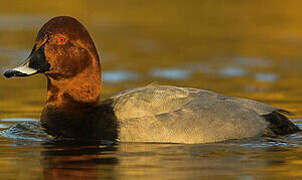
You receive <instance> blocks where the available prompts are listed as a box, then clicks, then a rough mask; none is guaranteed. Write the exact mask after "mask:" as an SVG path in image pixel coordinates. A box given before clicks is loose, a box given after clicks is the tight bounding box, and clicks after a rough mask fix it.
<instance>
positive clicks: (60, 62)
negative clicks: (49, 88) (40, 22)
mask: <svg viewBox="0 0 302 180" xmlns="http://www.w3.org/2000/svg"><path fill="white" fill-rule="evenodd" d="M91 66H94V68H89V69H90V70H92V69H94V71H96V73H100V67H99V66H100V65H99V58H98V54H97V51H96V48H95V46H94V43H93V41H92V39H91V37H90V35H89V33H88V32H87V30H86V28H85V27H84V26H83V25H82V24H81V23H80V22H78V21H77V20H76V19H74V18H72V17H68V16H59V17H55V18H53V19H51V20H49V21H48V22H47V23H46V24H45V25H44V26H43V27H42V28H41V29H40V31H39V33H38V35H37V38H36V41H35V43H34V47H33V49H32V51H31V53H30V55H29V57H28V58H26V60H25V61H24V63H22V64H21V65H19V66H17V67H15V68H13V69H10V70H7V71H6V72H5V73H4V76H5V77H7V78H10V77H23V76H31V75H34V74H37V73H44V74H45V75H46V76H47V77H48V78H50V79H55V80H59V79H68V78H73V77H74V76H76V75H77V74H80V73H81V72H82V71H84V70H85V69H86V68H87V67H91Z"/></svg>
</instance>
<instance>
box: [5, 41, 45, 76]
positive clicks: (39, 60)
mask: <svg viewBox="0 0 302 180" xmlns="http://www.w3.org/2000/svg"><path fill="white" fill-rule="evenodd" d="M49 68H50V64H49V63H48V62H47V61H46V58H45V54H44V45H42V46H41V47H40V48H39V49H37V50H35V47H34V49H33V50H32V52H31V53H30V55H29V57H28V58H27V59H26V60H25V62H24V63H23V64H21V65H20V66H17V67H15V68H13V69H9V70H7V71H5V72H4V74H3V75H4V76H5V77H6V78H11V77H24V76H31V75H34V74H37V73H43V72H46V71H48V70H49Z"/></svg>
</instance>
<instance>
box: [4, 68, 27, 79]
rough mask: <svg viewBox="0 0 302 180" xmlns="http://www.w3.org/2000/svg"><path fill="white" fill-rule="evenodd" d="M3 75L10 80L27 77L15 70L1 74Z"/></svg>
mask: <svg viewBox="0 0 302 180" xmlns="http://www.w3.org/2000/svg"><path fill="white" fill-rule="evenodd" d="M3 75H4V76H5V77H6V78H11V77H24V76H28V75H27V74H25V73H22V72H20V71H16V70H11V69H10V70H7V71H5V72H4V73H3Z"/></svg>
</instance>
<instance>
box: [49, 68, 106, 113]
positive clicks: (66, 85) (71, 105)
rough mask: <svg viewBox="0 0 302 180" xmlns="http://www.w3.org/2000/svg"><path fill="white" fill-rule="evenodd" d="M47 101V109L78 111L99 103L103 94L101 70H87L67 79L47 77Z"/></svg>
mask: <svg viewBox="0 0 302 180" xmlns="http://www.w3.org/2000/svg"><path fill="white" fill-rule="evenodd" d="M47 79H48V84H47V100H46V105H45V108H50V107H51V108H60V109H65V110H67V111H68V110H70V111H73V110H77V109H83V108H85V107H89V106H91V105H94V104H96V103H97V102H98V100H99V96H100V93H101V73H100V69H94V71H91V69H90V68H87V69H86V70H84V71H83V72H82V73H80V74H77V75H76V76H74V77H71V78H67V79H55V78H53V77H51V76H49V77H47Z"/></svg>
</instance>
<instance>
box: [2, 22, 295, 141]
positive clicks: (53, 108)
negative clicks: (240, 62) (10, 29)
mask: <svg viewBox="0 0 302 180" xmlns="http://www.w3.org/2000/svg"><path fill="white" fill-rule="evenodd" d="M35 74H43V75H45V76H46V79H47V98H46V103H45V105H44V108H43V110H42V113H41V117H40V123H41V124H42V126H43V127H44V128H45V130H46V132H47V133H49V134H51V135H53V136H55V137H61V138H71V139H75V140H85V139H87V140H110V141H118V142H155V143H186V144H196V143H213V142H220V141H226V140H233V139H236V140H237V139H246V138H256V137H276V136H282V135H288V134H292V133H297V132H299V131H301V130H300V129H299V127H297V126H296V125H295V124H294V123H292V122H291V121H290V120H289V118H288V117H287V116H288V115H290V114H291V113H290V112H288V111H286V110H283V109H280V108H276V107H273V106H271V105H267V104H264V103H261V102H258V101H254V100H251V99H245V98H239V97H232V96H227V95H223V94H219V93H216V92H213V91H209V90H203V89H197V88H190V87H177V86H169V85H158V84H150V85H147V86H144V87H138V88H134V89H128V90H124V91H122V92H120V93H118V94H116V95H113V96H111V97H109V98H108V99H106V100H103V101H100V100H99V99H100V95H101V87H102V76H101V65H100V61H99V55H98V52H97V49H96V47H95V45H94V42H93V40H92V38H91V36H90V35H89V33H88V31H87V29H86V28H85V27H84V26H83V25H82V24H81V23H80V22H79V21H78V20H77V19H75V18H73V17H69V16H57V17H54V18H52V19H50V20H49V21H48V22H46V23H45V24H44V25H43V26H42V28H41V29H40V30H39V32H38V35H37V37H36V40H35V42H34V46H33V49H32V51H31V53H30V54H29V56H28V57H27V58H26V59H25V61H24V62H23V63H22V64H21V65H19V66H17V67H15V68H12V69H8V70H6V71H5V72H4V76H5V77H6V78H11V77H27V76H32V75H35Z"/></svg>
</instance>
